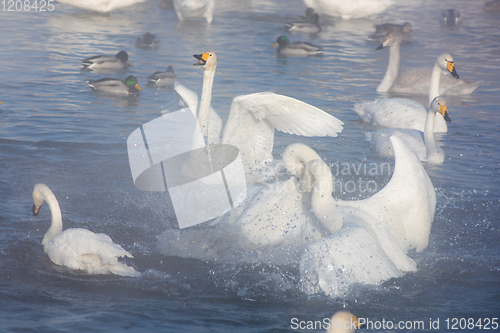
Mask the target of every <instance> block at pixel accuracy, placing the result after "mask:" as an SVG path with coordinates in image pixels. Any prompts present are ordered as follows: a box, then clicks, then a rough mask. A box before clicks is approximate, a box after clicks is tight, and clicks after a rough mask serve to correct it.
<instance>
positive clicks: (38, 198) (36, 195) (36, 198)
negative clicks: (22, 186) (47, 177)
mask: <svg viewBox="0 0 500 333" xmlns="http://www.w3.org/2000/svg"><path fill="white" fill-rule="evenodd" d="M46 187H47V186H46V185H44V184H36V185H35V187H34V188H33V208H31V211H32V212H33V216H37V215H38V213H39V212H40V206H41V205H43V203H44V202H45V196H44V195H43V194H42V193H43V192H44V191H45V188H46Z"/></svg>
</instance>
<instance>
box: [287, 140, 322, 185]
mask: <svg viewBox="0 0 500 333" xmlns="http://www.w3.org/2000/svg"><path fill="white" fill-rule="evenodd" d="M282 159H283V163H284V164H285V168H286V169H287V171H288V172H290V173H291V174H292V175H294V176H295V177H297V178H299V179H300V180H301V185H300V187H301V190H303V191H305V192H311V191H312V187H313V181H312V180H311V177H312V175H309V174H308V173H305V167H306V164H307V163H309V162H310V161H312V160H317V159H321V157H320V156H319V155H318V153H316V152H315V151H314V149H312V148H311V147H309V146H307V145H305V144H303V143H293V144H291V145H288V147H286V148H285V151H283V155H282Z"/></svg>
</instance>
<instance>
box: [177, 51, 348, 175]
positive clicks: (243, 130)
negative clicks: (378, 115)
mask: <svg viewBox="0 0 500 333" xmlns="http://www.w3.org/2000/svg"><path fill="white" fill-rule="evenodd" d="M194 57H195V58H196V59H198V63H197V64H195V65H200V66H202V67H203V70H204V73H203V91H202V95H201V101H200V104H199V111H198V121H199V123H200V126H201V130H202V133H203V137H204V138H208V139H210V140H209V141H211V143H219V142H221V143H223V144H230V145H234V146H236V147H238V148H239V149H240V153H241V156H242V159H243V165H244V167H245V174H246V176H247V183H249V184H250V183H254V182H258V181H260V180H261V177H262V173H261V170H262V168H264V167H266V166H267V165H268V164H269V163H270V162H271V161H272V160H273V156H272V149H273V145H274V130H275V129H277V130H279V131H282V132H285V133H289V134H296V135H302V136H332V137H336V136H337V133H339V132H341V131H342V129H343V127H342V125H343V123H342V122H341V121H340V120H338V119H337V118H335V117H333V116H332V115H330V114H328V113H326V112H324V111H322V110H320V109H318V108H316V107H314V106H312V105H309V104H307V103H304V102H302V101H299V100H297V99H295V98H292V97H288V96H283V95H278V94H274V93H271V92H259V93H254V94H250V95H241V96H237V97H235V98H234V99H233V102H232V104H231V109H230V110H229V117H228V119H227V123H226V125H225V127H224V130H223V131H222V122H219V121H217V122H216V123H212V122H211V119H214V118H217V117H215V116H214V115H213V113H215V112H214V111H210V110H211V107H210V104H211V99H212V85H213V79H214V76H215V69H216V66H217V56H216V54H215V52H206V53H203V54H201V55H195V56H194ZM179 87H180V85H177V86H176V88H175V89H176V91H177V92H178V93H179V94H180V95H181V97H183V98H184V96H183V94H184V93H185V92H189V90H187V89H179ZM188 95H189V96H188V97H187V100H189V101H191V102H190V103H188V105H190V107H194V97H193V95H192V94H189V93H188ZM219 120H220V118H219ZM212 127H213V128H212ZM221 133H222V138H221V137H220V134H221Z"/></svg>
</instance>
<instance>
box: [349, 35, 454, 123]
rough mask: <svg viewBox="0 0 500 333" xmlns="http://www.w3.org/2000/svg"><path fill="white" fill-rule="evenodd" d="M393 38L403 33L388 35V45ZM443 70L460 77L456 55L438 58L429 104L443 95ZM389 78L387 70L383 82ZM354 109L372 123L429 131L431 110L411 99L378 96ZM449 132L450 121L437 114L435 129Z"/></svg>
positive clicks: (433, 71) (444, 55)
mask: <svg viewBox="0 0 500 333" xmlns="http://www.w3.org/2000/svg"><path fill="white" fill-rule="evenodd" d="M393 38H399V36H398V35H397V34H396V35H392V34H391V33H389V34H387V35H386V40H385V41H386V42H387V43H386V44H385V45H390V43H391V40H393ZM382 45H384V44H382ZM382 45H381V46H382ZM398 47H399V46H398ZM392 48H393V46H391V52H392ZM398 57H399V53H398ZM396 70H397V69H396ZM442 72H449V73H451V74H452V75H454V76H456V77H458V74H457V73H456V69H455V66H454V63H453V57H452V56H451V55H449V54H446V53H445V54H441V55H439V56H438V57H437V59H436V62H435V63H434V68H433V69H432V75H431V77H430V84H429V99H430V100H429V105H430V103H431V102H432V100H433V99H434V98H436V97H437V96H439V94H438V92H439V83H440V81H441V79H443V78H445V77H446V76H442V75H441V73H442ZM388 73H389V71H388ZM389 76H390V75H389ZM387 77H388V74H387V73H386V76H385V77H384V80H383V81H382V83H381V85H382V84H383V83H384V82H387V80H386V78H387ZM453 80H454V79H453ZM379 87H380V86H379ZM354 111H355V112H356V113H357V114H358V116H359V117H360V118H361V119H362V120H363V121H365V122H367V123H370V124H372V125H379V126H385V127H391V128H407V129H414V130H418V131H421V132H423V131H424V130H425V123H426V119H427V110H426V108H425V107H424V106H423V105H422V104H420V103H418V102H415V101H414V100H412V99H409V98H383V99H376V100H375V101H370V102H363V103H358V104H356V105H355V106H354ZM447 131H448V125H447V124H446V121H445V120H444V119H443V118H442V117H436V118H435V123H434V132H447Z"/></svg>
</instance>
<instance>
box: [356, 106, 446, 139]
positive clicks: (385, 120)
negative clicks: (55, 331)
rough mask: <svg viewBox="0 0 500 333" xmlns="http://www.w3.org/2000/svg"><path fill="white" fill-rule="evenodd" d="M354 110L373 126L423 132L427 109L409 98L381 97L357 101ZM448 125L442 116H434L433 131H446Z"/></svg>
mask: <svg viewBox="0 0 500 333" xmlns="http://www.w3.org/2000/svg"><path fill="white" fill-rule="evenodd" d="M354 112H356V114H357V115H358V116H359V118H361V120H363V121H364V122H367V123H370V124H372V125H375V126H384V127H390V128H406V129H415V130H417V131H421V132H423V131H424V129H425V120H426V118H427V110H426V109H425V107H424V106H423V105H422V104H420V103H418V102H416V101H414V100H412V99H409V98H381V99H376V100H374V101H369V102H362V103H357V104H356V105H354ZM447 131H448V125H447V124H446V121H445V120H444V118H443V117H439V116H438V117H436V120H435V122H434V132H447Z"/></svg>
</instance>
